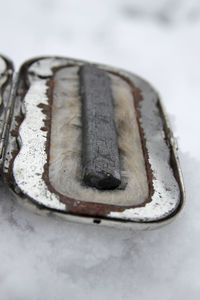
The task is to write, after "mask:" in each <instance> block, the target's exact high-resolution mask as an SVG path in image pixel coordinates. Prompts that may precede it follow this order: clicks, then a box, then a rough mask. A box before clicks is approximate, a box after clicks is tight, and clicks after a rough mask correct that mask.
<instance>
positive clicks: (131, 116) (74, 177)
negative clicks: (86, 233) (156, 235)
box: [0, 57, 184, 229]
mask: <svg viewBox="0 0 200 300" xmlns="http://www.w3.org/2000/svg"><path fill="white" fill-rule="evenodd" d="M83 66H90V69H89V70H90V71H89V72H90V73H91V72H92V71H91V70H92V69H91V68H95V70H96V69H97V70H101V71H100V72H99V73H101V72H104V73H105V74H106V75H105V76H107V77H109V82H110V83H109V84H110V86H111V88H110V90H111V93H112V97H113V102H114V104H113V107H114V108H113V110H114V121H115V127H116V132H117V141H118V147H119V159H120V166H121V170H120V172H121V182H122V184H121V186H119V187H118V188H116V189H114V190H99V189H96V187H91V186H86V185H85V183H84V182H83V181H82V179H83V172H84V170H85V169H84V167H83V166H82V155H83V150H82V147H83V144H84V141H85V140H86V134H85V133H84V134H83V132H84V130H83V127H84V126H83V124H82V123H83V110H84V109H83V106H84V102H83V97H82V94H81V90H84V91H87V89H88V88H89V89H90V88H92V87H90V86H89V87H87V86H86V84H87V80H85V81H84V80H82V82H84V83H81V77H80V76H81V75H80V70H81V69H82V68H83ZM95 72H96V71H95ZM11 74H12V65H11V63H9V61H8V60H6V59H4V58H2V57H1V58H0V88H1V108H3V109H1V114H0V122H1V123H0V133H1V148H0V149H4V152H5V153H3V151H2V150H1V160H2V162H1V163H2V164H3V178H4V181H5V182H7V184H8V185H9V186H10V188H11V189H12V190H13V191H14V192H15V194H16V195H18V198H20V199H22V201H25V199H26V200H28V201H30V202H32V203H35V204H36V206H37V207H40V208H41V207H42V208H46V209H50V210H52V211H55V212H56V213H61V214H62V216H65V217H66V218H67V219H69V220H76V221H79V222H86V223H87V222H89V223H90V222H94V223H98V224H99V223H101V224H105V225H111V226H124V227H126V226H128V227H132V228H135V229H139V228H143V229H145V228H151V227H155V226H157V225H159V224H161V223H165V222H168V221H169V220H170V219H172V217H173V216H175V215H176V214H177V212H178V211H179V210H180V208H181V207H182V204H183V198H184V190H183V181H182V175H181V171H180V166H179V162H178V158H177V154H176V149H175V148H176V146H175V145H174V144H175V142H174V138H173V136H172V133H171V130H170V129H169V124H168V122H167V120H166V116H165V113H164V110H163V107H162V105H161V103H160V99H159V96H158V94H157V92H156V91H155V90H154V89H153V88H152V86H151V85H150V84H149V83H148V82H146V81H145V80H143V79H141V78H140V77H138V76H136V75H134V74H132V73H129V72H126V71H123V70H119V69H115V68H113V67H108V66H105V65H99V64H92V63H89V62H84V61H79V60H74V59H68V58H60V57H43V58H36V59H32V60H30V61H28V62H26V63H24V64H23V65H22V67H21V69H20V71H19V74H18V77H17V80H16V83H15V84H14V85H13V88H12V93H10V90H11V79H12V75H11ZM84 76H85V75H84ZM98 76H100V75H99V74H98V75H97V80H96V83H95V80H93V83H92V84H93V85H94V89H93V90H98V93H96V95H97V96H96V97H98V95H99V91H100V93H101V89H102V91H104V90H105V86H104V87H102V88H101V89H99V87H98V82H100V81H101V79H98ZM98 80H99V81H98ZM85 82H86V83H85ZM82 84H83V85H84V84H85V85H84V86H82ZM95 84H97V87H95ZM103 85H104V84H103ZM103 85H102V86H103ZM91 86H92V85H91ZM103 89H104V90H103ZM94 93H95V91H93V94H94ZM99 101H100V100H99ZM102 101H103V100H102ZM97 102H98V101H97ZM105 105H106V104H105V103H104V106H105ZM93 111H94V110H93ZM98 111H99V108H98V109H96V111H95V113H94V117H95V116H96V115H97V112H98ZM88 118H89V119H90V114H88V117H87V119H88ZM102 118H103V117H101V116H100V119H102ZM103 119H105V118H103ZM108 120H109V118H108ZM108 120H107V121H106V122H108ZM104 121H105V120H104ZM97 125H98V126H100V125H99V123H98V124H97V122H96V125H95V126H97ZM87 126H89V125H87ZM87 126H86V127H87ZM87 128H88V127H87ZM101 131H102V130H101ZM97 135H98V134H97ZM89 136H90V135H89ZM95 137H96V134H95ZM101 138H102V133H101ZM96 140H98V138H96ZM97 142H98V141H97ZM111 144H113V143H111ZM100 146H101V145H100ZM5 149H6V151H5ZM98 149H99V148H98ZM99 151H101V149H100V150H99ZM102 151H105V150H104V149H103V150H102ZM107 157H108V156H107ZM109 161H110V159H109ZM97 165H98V163H97Z"/></svg>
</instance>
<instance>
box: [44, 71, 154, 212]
mask: <svg viewBox="0 0 200 300" xmlns="http://www.w3.org/2000/svg"><path fill="white" fill-rule="evenodd" d="M67 66H69V65H66V66H62V67H59V68H54V69H53V71H54V74H55V72H56V71H57V70H58V69H61V68H63V67H67ZM70 66H74V65H70ZM111 73H113V74H115V75H117V76H120V77H121V78H122V79H123V80H125V81H126V82H128V84H129V86H131V90H132V93H133V99H134V105H135V108H136V112H137V122H138V127H139V133H140V137H141V143H142V149H143V155H144V159H145V166H146V172H147V179H148V185H149V196H148V198H147V199H146V200H145V201H144V203H142V204H140V205H136V206H119V205H109V204H101V203H91V202H87V201H81V200H78V199H73V198H69V197H67V196H65V195H63V194H61V193H59V192H58V191H57V190H56V189H55V188H54V187H53V186H52V184H51V182H50V180H49V161H50V145H51V141H50V137H51V111H52V108H53V105H52V103H53V88H54V83H55V80H54V79H50V80H49V81H48V83H47V85H48V90H47V97H48V103H49V104H48V105H43V104H41V105H40V106H39V107H40V108H41V109H42V111H43V113H45V114H46V116H47V120H45V126H46V127H45V128H46V130H47V141H46V149H45V151H46V153H47V163H46V164H45V166H44V172H43V180H44V181H45V183H46V185H47V187H48V189H49V191H51V192H52V193H54V194H57V195H58V196H59V199H60V201H61V202H62V203H64V204H66V210H67V212H68V213H71V214H78V215H85V216H93V217H106V216H107V215H108V214H109V213H110V212H123V211H124V210H125V209H128V208H136V207H142V206H145V204H146V203H148V202H150V201H151V196H152V194H153V185H152V170H151V166H150V163H149V161H148V153H147V149H146V141H145V139H144V135H143V131H142V128H141V126H140V123H139V117H140V110H139V102H140V101H142V99H143V98H142V95H141V91H140V90H139V89H138V88H136V87H134V86H133V84H132V82H131V81H130V80H129V79H127V78H126V77H124V76H121V75H119V74H118V73H114V72H111Z"/></svg>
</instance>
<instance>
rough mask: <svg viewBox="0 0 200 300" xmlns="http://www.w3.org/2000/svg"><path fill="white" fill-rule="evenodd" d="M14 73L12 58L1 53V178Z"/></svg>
mask: <svg viewBox="0 0 200 300" xmlns="http://www.w3.org/2000/svg"><path fill="white" fill-rule="evenodd" d="M13 73H14V66H13V63H12V62H11V60H10V59H8V58H7V57H5V56H2V55H0V180H1V176H2V167H3V161H4V157H5V149H6V144H7V137H8V131H9V126H10V116H11V110H12V100H11V89H12V85H13Z"/></svg>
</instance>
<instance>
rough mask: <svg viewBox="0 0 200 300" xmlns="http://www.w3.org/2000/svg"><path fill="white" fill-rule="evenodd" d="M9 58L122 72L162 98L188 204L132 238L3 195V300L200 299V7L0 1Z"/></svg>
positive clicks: (174, 1)
mask: <svg viewBox="0 0 200 300" xmlns="http://www.w3.org/2000/svg"><path fill="white" fill-rule="evenodd" d="M0 3H1V18H0V37H1V49H0V51H1V53H2V54H5V55H7V56H8V57H10V58H11V59H12V60H13V61H14V62H15V65H16V68H18V67H19V65H20V64H22V63H23V62H24V61H25V60H26V59H29V58H30V57H34V56H38V55H46V54H51V55H52V54H56V55H63V56H70V57H75V58H81V59H88V60H92V61H97V62H100V63H106V64H110V65H114V66H118V67H121V68H124V69H127V70H130V71H132V72H135V73H136V74H138V75H141V76H143V77H144V78H146V79H147V80H149V81H150V82H151V83H152V84H153V85H154V86H155V87H156V88H157V89H158V90H159V92H160V94H161V95H162V99H163V102H164V105H165V108H166V110H167V112H168V114H169V117H170V120H171V123H172V127H173V129H174V134H175V136H177V137H178V143H179V147H180V159H181V165H182V169H183V174H184V179H185V185H186V192H187V202H186V205H185V208H184V210H183V212H182V213H181V214H180V215H179V217H177V219H176V220H175V221H174V222H173V223H172V224H170V225H168V226H166V227H163V228H161V229H158V230H155V231H144V232H131V231H125V230H124V231H119V230H115V229H110V228H104V227H98V226H97V227H94V226H87V225H84V226H83V225H78V224H72V223H67V222H66V221H64V220H61V219H60V218H58V217H55V216H53V215H51V214H49V216H46V217H45V216H41V215H36V214H34V213H32V212H30V211H28V210H27V209H25V208H23V207H21V206H19V205H18V204H17V203H16V201H15V198H14V197H13V196H11V195H10V194H9V193H8V191H7V189H6V188H5V187H3V186H2V187H1V188H0V196H1V200H0V262H1V264H0V299H2V300H7V299H8V300H18V299H19V300H23V299H30V300H32V299H33V300H40V299H41V300H42V299H49V300H51V299H73V300H80V299H81V300H82V299H83V300H84V299H92V300H93V299H95V300H100V299H106V300H107V299H116V300H118V299H127V300H129V299H130V300H132V299H136V300H141V299H150V300H151V299H154V300H157V299H163V300H173V299H188V298H189V299H190V300H196V299H200V280H199V278H200V250H199V247H200V217H199V214H200V201H199V180H200V159H199V150H200V142H199V130H200V126H199V111H200V102H199V101H200V100H199V97H200V84H199V80H200V79H199V78H200V75H199V74H200V71H199V70H200V55H199V53H200V1H199V0H190V1H187V0H185V1H183V0H182V1H181V0H179V1H178V0H154V1H153V0H152V1H151V0H143V1H140V0H101V1H95V0H93V1H92V0H84V1H81V0H79V1H78V0H72V1H62V0H38V1H34V0H29V1H27V0H18V1H11V0H7V1H5V0H4V1H1V2H0Z"/></svg>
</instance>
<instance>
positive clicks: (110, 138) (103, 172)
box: [79, 65, 121, 190]
mask: <svg viewBox="0 0 200 300" xmlns="http://www.w3.org/2000/svg"><path fill="white" fill-rule="evenodd" d="M79 75H80V94H81V99H82V123H83V132H82V136H83V138H82V141H83V142H82V164H83V173H84V174H83V181H84V182H85V184H87V185H88V186H91V187H96V188H97V189H101V190H109V189H115V188H116V187H118V186H119V185H120V183H121V175H120V160H119V150H118V144H117V134H116V129H115V124H114V111H113V98H112V92H111V88H110V84H111V82H110V78H109V76H108V74H107V73H106V72H105V71H103V70H101V69H99V68H96V67H95V66H93V65H84V66H82V67H81V68H80V71H79Z"/></svg>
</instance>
